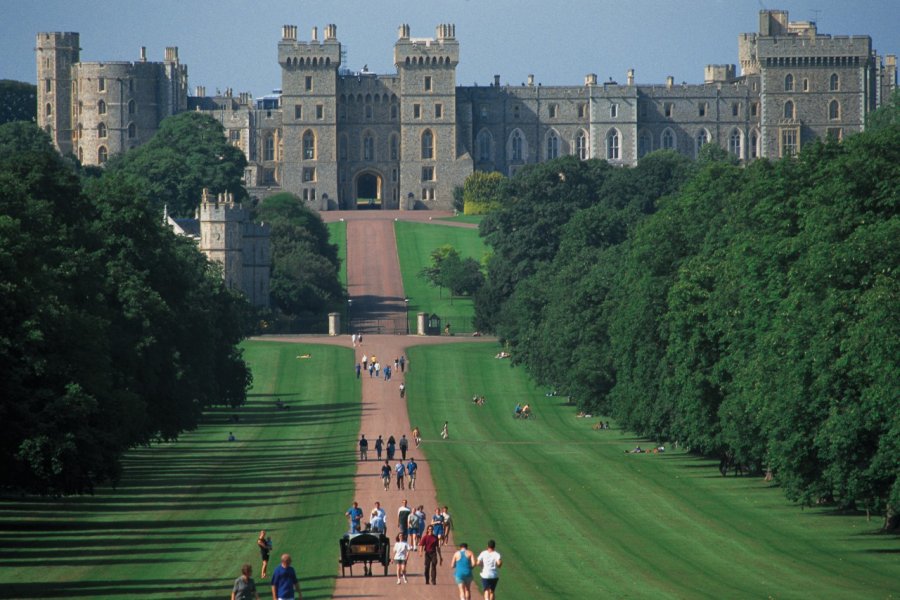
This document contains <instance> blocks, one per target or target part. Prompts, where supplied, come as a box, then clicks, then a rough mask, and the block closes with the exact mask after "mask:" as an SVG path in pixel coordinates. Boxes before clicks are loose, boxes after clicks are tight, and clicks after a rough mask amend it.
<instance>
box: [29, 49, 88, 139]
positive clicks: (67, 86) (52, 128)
mask: <svg viewBox="0 0 900 600" xmlns="http://www.w3.org/2000/svg"><path fill="white" fill-rule="evenodd" d="M35 53H36V54H37V57H36V58H37V104H38V111H37V118H38V125H39V126H40V127H41V128H42V129H44V130H45V131H47V132H48V133H49V134H50V136H51V138H53V143H54V145H56V147H57V148H58V149H59V151H60V152H61V153H63V154H67V153H70V152H72V148H73V144H72V136H73V131H74V130H73V127H72V121H73V117H72V111H73V105H72V96H73V92H75V91H76V90H73V89H72V69H71V68H72V65H75V64H77V63H78V61H79V60H80V54H81V48H80V47H79V37H78V34H77V33H72V32H68V33H60V32H56V33H39V34H37V44H36V46H35Z"/></svg>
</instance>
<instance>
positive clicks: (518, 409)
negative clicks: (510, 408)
mask: <svg viewBox="0 0 900 600" xmlns="http://www.w3.org/2000/svg"><path fill="white" fill-rule="evenodd" d="M513 416H514V417H515V418H517V419H518V418H519V417H521V416H522V405H521V404H519V403H518V402H516V410H515V412H514V413H513Z"/></svg>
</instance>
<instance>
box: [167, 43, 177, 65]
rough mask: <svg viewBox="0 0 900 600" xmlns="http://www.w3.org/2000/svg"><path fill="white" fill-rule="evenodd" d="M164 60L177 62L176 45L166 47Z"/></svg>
mask: <svg viewBox="0 0 900 600" xmlns="http://www.w3.org/2000/svg"><path fill="white" fill-rule="evenodd" d="M166 62H178V46H169V47H168V48H166Z"/></svg>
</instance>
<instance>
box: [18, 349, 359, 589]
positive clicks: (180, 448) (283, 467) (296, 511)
mask: <svg viewBox="0 0 900 600" xmlns="http://www.w3.org/2000/svg"><path fill="white" fill-rule="evenodd" d="M245 349H246V351H245V356H246V358H247V360H248V361H249V363H250V364H251V365H252V367H253V374H254V382H255V383H254V387H253V390H252V391H251V396H250V398H249V399H248V403H247V405H246V406H244V407H242V408H240V409H237V410H226V409H219V410H212V411H210V412H209V413H208V414H207V415H206V416H205V417H204V420H203V423H202V424H201V426H200V427H199V428H198V430H197V431H194V432H191V433H187V434H185V435H184V436H182V438H181V439H180V440H179V441H178V442H176V443H167V444H161V445H157V446H153V447H151V448H142V449H137V450H134V451H132V452H129V453H128V454H127V456H126V458H125V461H124V463H125V464H124V467H125V469H124V476H123V478H122V481H121V482H120V484H119V486H118V487H117V488H116V489H109V488H105V489H100V490H98V491H97V493H96V495H94V496H86V497H82V498H68V499H64V500H58V499H45V500H28V501H21V500H18V499H10V498H3V499H0V506H2V509H0V540H2V543H0V548H2V550H0V551H2V557H3V569H2V570H0V597H2V598H140V599H142V600H144V599H153V598H192V599H197V598H210V599H212V598H215V599H221V598H227V597H228V596H229V594H230V593H231V586H232V584H233V582H234V579H235V578H236V577H237V576H238V575H239V574H240V567H241V564H243V563H245V562H250V563H251V564H252V565H253V575H254V577H255V578H257V583H258V584H259V583H260V582H259V580H258V576H259V572H260V571H259V569H260V560H259V552H258V550H257V549H256V537H257V535H258V534H259V530H260V529H263V528H265V529H266V530H268V531H269V535H271V537H272V540H273V543H274V549H273V559H274V560H273V561H272V564H271V566H270V570H274V568H275V566H277V563H278V559H277V558H275V557H276V556H279V555H280V554H281V553H282V552H290V553H291V554H292V555H293V557H294V566H295V567H296V568H297V572H298V575H300V577H301V579H302V581H301V586H302V589H303V597H304V598H330V597H331V594H332V591H333V588H334V578H335V574H336V572H337V571H336V565H337V563H336V560H337V556H338V546H337V540H338V538H339V536H340V533H341V532H342V531H343V530H344V529H345V527H344V520H345V519H344V517H343V512H344V510H345V509H343V508H340V507H344V506H349V503H350V502H351V501H352V497H353V489H354V482H353V476H354V474H355V472H356V463H355V454H354V452H353V450H352V449H353V446H354V444H353V442H354V441H355V439H356V434H357V431H358V428H359V419H360V389H359V383H358V382H357V380H356V379H353V378H348V377H342V376H340V369H338V368H336V367H337V366H338V365H343V364H345V363H350V362H352V360H353V358H352V354H351V352H352V351H351V350H349V349H343V348H335V347H330V346H303V345H295V344H281V343H277V342H248V343H247V344H246V345H245ZM307 352H309V353H311V354H312V358H310V359H309V360H298V359H297V358H296V357H297V356H298V355H300V354H304V353H307ZM276 398H281V399H282V400H283V401H284V402H285V403H286V404H288V405H289V406H290V408H289V409H288V410H277V409H276V408H275V406H274V402H275V400H276ZM234 414H237V415H239V416H240V420H239V422H238V423H230V422H229V418H230V417H231V416H232V415H234ZM229 431H233V432H234V434H235V436H236V437H237V441H235V442H228V441H227V437H228V432H229ZM270 593H271V592H270V591H269V587H268V586H267V585H265V586H263V587H261V589H260V596H261V597H262V598H267V597H269V595H270Z"/></svg>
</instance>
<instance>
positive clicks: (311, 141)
mask: <svg viewBox="0 0 900 600" xmlns="http://www.w3.org/2000/svg"><path fill="white" fill-rule="evenodd" d="M315 158H316V136H315V134H314V133H313V132H312V131H310V130H309V129H307V130H306V131H304V132H303V160H315Z"/></svg>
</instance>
